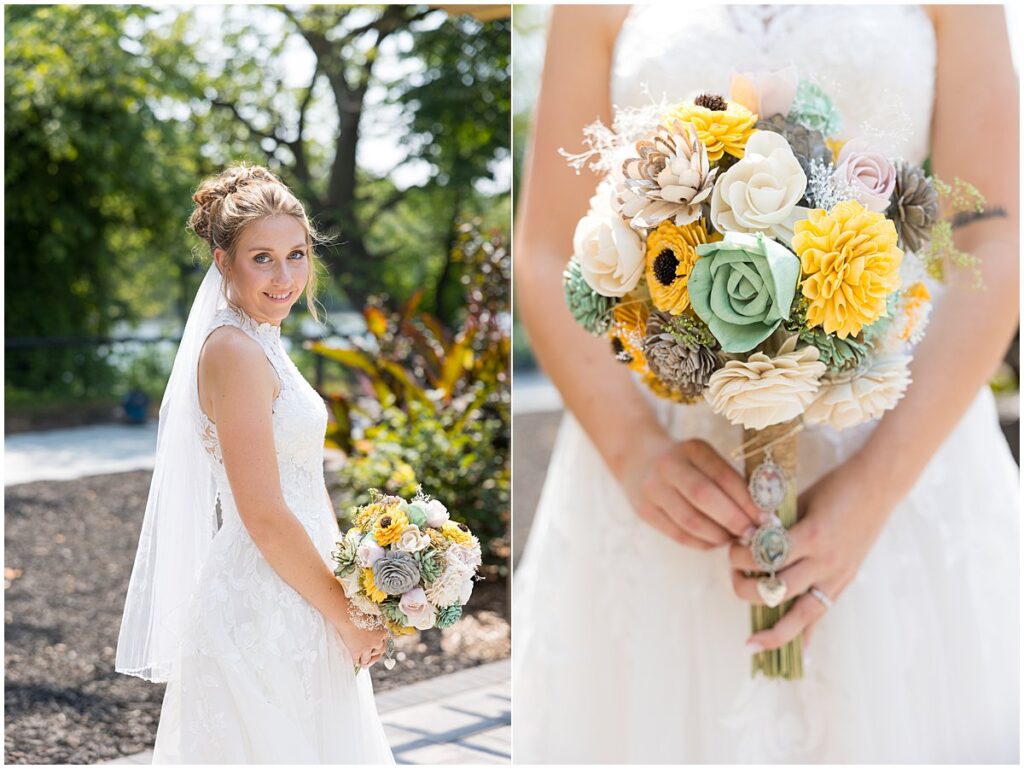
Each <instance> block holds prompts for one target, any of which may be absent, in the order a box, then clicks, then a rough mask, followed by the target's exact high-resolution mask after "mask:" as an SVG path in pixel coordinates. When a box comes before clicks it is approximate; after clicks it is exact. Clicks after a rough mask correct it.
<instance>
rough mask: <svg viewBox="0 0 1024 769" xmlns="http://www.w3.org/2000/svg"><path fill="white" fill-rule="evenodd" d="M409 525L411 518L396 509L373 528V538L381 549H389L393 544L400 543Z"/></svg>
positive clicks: (381, 517)
mask: <svg viewBox="0 0 1024 769" xmlns="http://www.w3.org/2000/svg"><path fill="white" fill-rule="evenodd" d="M408 525H409V518H408V517H407V516H406V515H405V513H403V512H402V511H401V510H399V509H398V508H397V507H395V508H394V509H393V510H389V511H388V512H387V513H385V514H384V515H382V516H380V518H378V519H377V523H376V525H375V526H374V527H373V538H374V540H376V542H377V544H378V545H380V546H381V547H387V546H388V545H390V544H391V543H392V542H397V541H398V538H399V537H401V536H402V532H403V531H405V527H406V526H408Z"/></svg>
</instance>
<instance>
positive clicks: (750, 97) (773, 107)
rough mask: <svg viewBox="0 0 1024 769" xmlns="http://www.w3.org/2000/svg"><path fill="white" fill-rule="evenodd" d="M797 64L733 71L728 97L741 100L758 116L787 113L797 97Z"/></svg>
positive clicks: (740, 101) (764, 116)
mask: <svg viewBox="0 0 1024 769" xmlns="http://www.w3.org/2000/svg"><path fill="white" fill-rule="evenodd" d="M796 84H797V72H796V67H795V66H793V65H792V64H790V65H789V66H788V67H783V68H782V69H777V70H773V71H769V70H758V71H756V72H734V73H733V75H732V81H731V83H730V85H729V99H730V100H732V101H735V102H739V103H740V104H742V105H743V106H744V107H746V108H747V109H749V110H750V111H751V112H753V113H755V114H757V116H758V117H759V118H767V117H771V116H772V115H787V114H789V109H790V107H792V106H793V99H795V98H796Z"/></svg>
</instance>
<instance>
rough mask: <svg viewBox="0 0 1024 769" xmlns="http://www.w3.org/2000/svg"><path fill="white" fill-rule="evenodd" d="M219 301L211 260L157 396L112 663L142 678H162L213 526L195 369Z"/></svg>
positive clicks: (213, 497) (211, 484)
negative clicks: (152, 444)
mask: <svg viewBox="0 0 1024 769" xmlns="http://www.w3.org/2000/svg"><path fill="white" fill-rule="evenodd" d="M226 306H227V303H226V301H225V299H224V296H223V291H222V288H221V274H220V270H218V268H217V265H216V263H214V264H211V265H210V269H209V270H208V271H207V273H206V277H205V278H204V279H203V282H202V285H200V287H199V292H198V293H197V294H196V298H195V301H194V302H193V303H192V310H191V312H189V316H188V321H187V322H186V323H185V330H184V332H183V333H182V337H181V344H180V345H179V346H178V353H177V355H176V356H175V358H174V366H173V367H172V368H171V376H170V379H168V381H167V389H166V391H165V392H164V398H163V402H162V403H161V404H160V423H159V426H158V428H157V445H156V461H155V465H154V468H153V481H152V484H151V485H150V487H149V499H148V500H147V502H146V514H145V517H144V518H143V521H142V534H141V535H140V536H139V549H138V551H137V552H136V554H135V566H134V567H133V568H132V576H131V581H130V582H129V584H128V597H127V599H126V600H125V607H124V617H123V618H122V620H121V633H120V636H119V637H118V641H117V659H116V662H115V666H114V667H115V670H117V672H119V673H125V674H127V675H133V676H138V677H140V678H145V679H146V680H148V681H159V682H162V681H166V680H167V676H168V674H169V673H170V671H171V667H172V665H173V663H174V659H175V656H176V654H177V650H178V642H179V641H180V639H181V635H182V631H183V629H184V623H185V619H186V611H187V609H188V603H189V599H190V598H191V596H192V591H193V589H194V588H195V586H196V582H197V581H198V578H199V570H200V568H201V567H202V565H203V561H204V560H205V559H206V556H207V553H209V550H210V543H211V542H212V540H213V535H214V534H215V533H216V531H217V513H216V493H217V488H216V484H215V482H214V478H213V473H212V471H211V469H210V466H209V464H208V460H207V456H206V452H205V450H204V449H203V445H202V442H201V440H200V421H199V408H200V407H199V389H198V384H197V379H196V373H197V371H198V367H199V351H200V350H201V349H202V346H203V342H204V340H205V339H206V333H207V331H208V330H209V328H210V324H211V323H212V322H213V317H214V315H215V314H216V313H217V311H218V310H219V309H222V308H224V307H226Z"/></svg>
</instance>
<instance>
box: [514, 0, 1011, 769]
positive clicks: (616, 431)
mask: <svg viewBox="0 0 1024 769" xmlns="http://www.w3.org/2000/svg"><path fill="white" fill-rule="evenodd" d="M790 62H792V63H793V64H794V65H795V66H796V67H797V69H798V71H799V73H800V75H801V76H802V77H808V78H810V79H812V80H815V81H817V82H818V83H820V84H822V85H825V87H826V90H829V91H831V92H832V95H833V96H834V98H835V100H836V104H837V107H838V108H839V111H840V112H841V116H842V120H843V124H844V127H845V130H844V132H843V134H844V138H848V137H849V135H851V134H854V135H855V134H861V135H864V134H867V133H869V132H870V133H871V136H872V138H873V139H874V140H876V141H878V142H883V143H885V144H884V146H885V148H886V151H887V152H888V154H890V155H891V156H902V157H904V158H906V159H907V160H909V161H911V162H914V163H920V162H922V161H923V160H924V159H925V158H926V156H929V155H930V157H931V161H932V167H933V168H934V170H935V172H936V174H937V175H938V176H939V177H940V178H943V179H947V180H952V179H953V178H954V177H957V176H959V177H961V178H964V179H969V180H970V181H972V182H974V183H975V184H976V185H977V186H978V188H979V189H980V190H981V192H982V193H983V194H984V195H985V196H986V197H987V199H988V201H989V202H990V204H991V205H992V206H998V207H1000V208H1003V209H1005V211H1006V212H1008V214H1007V215H1006V216H1005V217H1001V218H1000V217H990V218H985V219H980V220H976V221H973V222H971V223H970V224H969V225H967V226H965V227H963V228H961V229H959V230H958V231H957V244H958V246H959V247H960V248H962V249H964V250H966V251H968V252H971V253H973V254H975V255H976V256H978V257H979V258H980V260H981V265H982V266H981V269H982V275H983V280H984V284H985V288H984V289H983V290H982V291H980V292H978V291H974V290H972V289H971V288H970V287H969V286H965V285H964V283H967V282H969V281H962V280H961V281H960V285H956V281H954V283H953V285H951V286H950V287H949V288H948V289H947V290H946V291H945V294H944V296H943V297H942V300H941V302H937V303H936V307H935V311H934V313H933V316H932V321H931V325H930V328H929V332H928V334H927V335H926V336H925V339H924V341H923V343H922V344H921V345H920V347H919V348H918V350H917V353H916V358H915V360H914V363H913V367H912V373H913V379H914V384H913V385H912V386H911V387H910V389H909V390H908V392H907V394H906V396H905V397H904V398H903V400H902V401H901V402H900V404H899V405H898V406H897V407H896V408H895V409H894V410H892V411H890V412H888V413H887V414H886V415H885V417H884V418H883V419H881V420H880V421H878V422H876V423H873V424H869V425H864V426H861V427H860V428H854V429H851V430H847V431H844V432H835V431H833V430H830V429H827V428H823V427H821V428H808V429H805V430H804V431H803V432H802V433H801V434H800V438H799V457H798V461H799V467H800V470H799V484H800V492H801V494H800V501H799V504H800V509H801V516H802V520H801V521H800V522H799V523H798V524H797V525H796V527H795V528H794V529H793V531H792V537H793V552H792V554H791V556H790V560H789V562H788V564H787V568H786V570H785V571H783V572H781V575H780V576H782V577H783V579H785V580H787V584H788V585H790V586H796V587H795V590H796V591H797V592H799V593H803V594H802V595H801V596H800V597H799V598H797V600H796V602H795V603H794V607H793V609H792V610H791V611H790V612H789V614H787V616H786V617H785V618H784V619H783V620H782V621H780V622H779V624H778V625H777V626H776V627H775V628H773V629H772V630H770V631H765V632H761V633H757V634H755V635H753V636H750V634H749V622H750V619H749V613H750V612H749V604H751V603H755V602H760V598H759V597H758V596H757V592H756V590H754V589H752V587H753V585H752V583H753V580H750V579H746V578H744V576H743V571H745V570H747V569H751V568H752V563H748V562H749V561H751V559H750V555H749V551H748V550H747V549H746V548H744V547H742V546H741V545H739V544H738V542H739V540H740V539H741V538H742V537H743V535H744V533H745V531H746V530H747V528H748V527H749V525H750V519H751V517H752V515H753V513H754V510H753V508H752V505H751V501H750V499H749V496H748V494H747V492H746V490H745V484H744V482H743V479H742V477H741V476H740V474H739V473H738V472H737V470H736V469H735V468H734V467H733V466H732V465H730V464H729V463H728V461H727V460H726V459H724V458H723V457H724V456H728V455H729V454H730V452H731V451H732V450H734V449H735V448H736V447H737V446H738V445H739V444H740V442H741V440H742V438H741V435H742V431H741V428H739V427H732V426H730V425H729V424H728V423H726V422H725V421H724V419H722V418H720V417H716V416H714V415H713V414H711V412H710V410H709V409H708V408H707V406H706V405H699V406H678V405H675V404H672V403H670V402H668V401H659V400H658V399H657V398H655V397H654V396H652V395H649V394H647V393H645V392H644V391H642V389H641V388H638V387H637V385H636V383H635V382H634V380H633V379H632V378H631V375H630V374H629V372H628V371H627V370H626V368H625V367H624V366H622V365H621V364H619V363H617V362H616V361H615V360H614V357H613V356H612V355H610V354H609V352H608V349H607V342H606V341H605V340H601V339H595V338H594V337H590V336H588V335H587V334H586V333H585V332H584V331H583V330H581V329H580V327H579V326H577V325H576V323H575V322H574V321H573V319H572V317H571V316H570V314H569V312H568V311H567V309H566V306H565V302H564V299H563V297H562V290H561V273H562V270H563V269H564V268H565V263H566V259H567V258H568V256H569V254H570V243H571V239H572V233H573V227H574V225H575V222H576V221H577V220H578V218H579V217H580V216H581V215H582V214H583V213H584V212H585V211H586V206H587V201H588V199H589V197H590V196H591V195H592V194H593V191H594V188H595V185H596V178H595V177H594V176H593V175H590V174H582V175H580V176H575V175H574V174H573V173H572V172H571V170H569V169H568V168H567V167H566V165H565V163H564V161H563V160H562V159H561V158H560V157H559V156H558V150H559V149H560V148H562V147H564V148H566V149H567V150H574V149H575V148H577V147H579V145H580V139H581V129H582V127H583V126H584V125H586V124H588V123H590V122H592V121H593V120H594V118H595V117H600V118H601V119H602V120H603V121H604V122H605V123H606V124H607V123H609V120H610V116H611V107H612V104H616V105H619V106H623V107H625V106H642V105H644V104H646V103H649V101H650V99H651V98H653V99H655V100H658V99H660V98H661V97H662V95H665V96H666V97H667V98H668V99H670V100H673V101H682V100H683V99H686V98H692V97H693V96H694V95H695V94H696V93H697V92H698V91H705V92H711V93H716V92H717V93H720V94H728V87H729V76H730V72H731V71H733V70H738V71H746V70H753V69H779V68H781V67H783V66H785V65H786V64H787V63H790ZM1016 104H1017V84H1016V80H1015V76H1014V72H1013V68H1012V65H1011V60H1010V53H1009V45H1008V37H1007V31H1006V28H1005V25H1004V21H1003V18H1002V11H1001V10H1000V9H999V8H992V7H988V8H983V7H966V6H961V7H957V6H934V7H931V8H922V7H919V6H871V7H854V6H827V5H818V6H767V7H766V6H732V7H730V6H721V5H711V4H688V5H686V6H682V5H680V6H672V5H658V6H651V7H636V8H633V9H631V10H629V9H625V8H621V7H612V6H600V7H597V6H591V7H585V8H570V7H556V8H555V10H554V11H553V13H552V17H551V26H550V32H549V38H548V43H547V58H546V62H545V67H544V74H543V82H542V85H541V91H540V97H539V101H538V105H537V111H536V115H535V128H534V135H533V137H532V143H531V148H530V155H529V159H528V165H527V173H526V179H525V182H524V186H523V196H522V201H521V205H520V217H519V220H518V222H517V227H516V272H515V275H516V295H517V298H518V303H519V309H520V311H521V313H522V317H523V320H524V322H525V324H526V327H527V330H528V332H529V335H530V339H531V342H532V344H533V349H534V351H535V352H536V355H537V357H538V359H539V361H540V363H541V365H542V366H543V367H544V369H545V371H546V372H547V374H548V376H549V377H550V378H551V380H552V381H553V382H554V383H555V385H556V386H557V387H558V389H559V390H560V392H561V394H562V397H563V400H564V402H565V404H566V406H567V410H568V411H567V414H566V416H565V418H564V420H563V423H562V426H561V429H560V431H559V434H558V438H557V441H556V445H555V449H554V454H553V457H552V460H551V465H550V468H549V471H548V474H547V480H546V483H545V486H544V489H543V493H542V496H541V501H540V504H539V507H538V511H537V514H536V519H535V522H534V524H533V531H532V532H531V534H530V538H529V540H528V543H527V548H526V552H525V556H524V559H523V563H522V564H521V565H520V566H519V567H518V570H517V573H516V579H515V596H514V600H515V606H516V620H515V645H514V652H513V653H514V657H515V662H514V667H513V670H514V683H513V686H514V691H515V731H514V735H515V736H514V740H515V744H514V751H515V752H514V755H515V759H516V761H517V762H524V763H529V762H559V763H563V762H583V763H588V762H614V763H630V762H633V763H636V762H640V763H662V762H668V763H700V762H725V763H736V762H757V763H764V762H812V763H831V762H924V763H928V762H1013V763H1016V762H1017V757H1018V728H1019V722H1018V718H1019V710H1018V611H1019V607H1018V553H1017V544H1018V520H1017V506H1018V489H1017V468H1016V466H1015V465H1014V463H1013V460H1012V457H1011V455H1010V453H1009V451H1008V450H1007V446H1006V443H1005V441H1004V439H1003V437H1002V435H1001V433H1000V431H999V427H998V422H997V417H996V412H995V409H994V404H993V399H992V396H991V394H990V392H989V391H988V389H987V387H986V382H987V380H988V379H989V377H990V376H991V374H992V372H993V371H994V370H995V368H996V366H997V364H998V363H999V361H1000V359H1001V358H1002V356H1003V354H1004V352H1005V350H1006V348H1007V346H1008V345H1009V344H1010V341H1011V339H1012V338H1013V334H1014V329H1015V327H1016V324H1017V319H1018V309H1017V308H1018V294H1017V286H1018V267H1017V259H1018V240H1017V227H1018V214H1017V212H1018V188H1017V176H1016V169H1017V166H1018V146H1017V129H1018V116H1017V113H1016V106H1015V105H1016ZM519 437H520V438H522V436H519ZM811 587H814V588H816V591H817V592H815V593H812V592H810V591H809V589H810V588H811ZM830 605H831V608H829V606H830ZM801 633H802V638H803V640H804V643H805V668H806V669H805V677H804V679H802V680H800V681H798V682H791V681H782V680H778V679H766V678H763V677H758V678H755V679H751V676H750V654H751V653H753V652H756V651H758V650H760V649H770V648H777V647H779V646H781V645H782V644H783V643H785V642H786V641H787V640H789V639H792V638H795V637H797V636H798V635H799V634H801Z"/></svg>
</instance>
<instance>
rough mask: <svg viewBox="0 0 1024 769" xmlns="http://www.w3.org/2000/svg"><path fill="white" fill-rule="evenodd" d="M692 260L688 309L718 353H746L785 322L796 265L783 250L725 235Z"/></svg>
mask: <svg viewBox="0 0 1024 769" xmlns="http://www.w3.org/2000/svg"><path fill="white" fill-rule="evenodd" d="M697 255H698V256H699V257H700V258H699V259H697V262H696V264H694V266H693V270H692V272H691V273H690V281H689V284H688V286H687V290H688V291H689V292H690V304H691V305H692V306H693V310H694V312H696V313H697V315H698V316H699V317H700V319H701V320H703V321H704V322H705V323H707V324H708V328H709V329H710V330H711V333H712V334H714V336H715V339H717V340H718V343H719V344H720V345H721V346H722V350H724V351H725V352H728V353H743V352H749V351H750V350H753V349H754V348H755V347H757V345H759V344H760V343H761V342H763V341H764V340H765V339H767V338H768V337H769V336H771V334H772V332H774V331H775V329H777V328H778V327H779V325H780V324H781V323H782V321H784V320H788V319H789V308H790V306H791V305H792V304H793V296H794V295H795V294H796V282H797V279H798V278H799V277H800V260H799V259H798V258H797V257H796V254H794V253H793V252H792V251H790V250H789V249H788V248H786V247H785V246H782V245H779V244H778V243H776V242H775V241H773V240H770V239H769V238H766V237H765V236H764V235H762V234H761V233H757V234H756V235H749V234H747V233H742V232H727V233H725V239H724V240H722V241H719V242H717V243H704V244H702V245H700V246H697Z"/></svg>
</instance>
